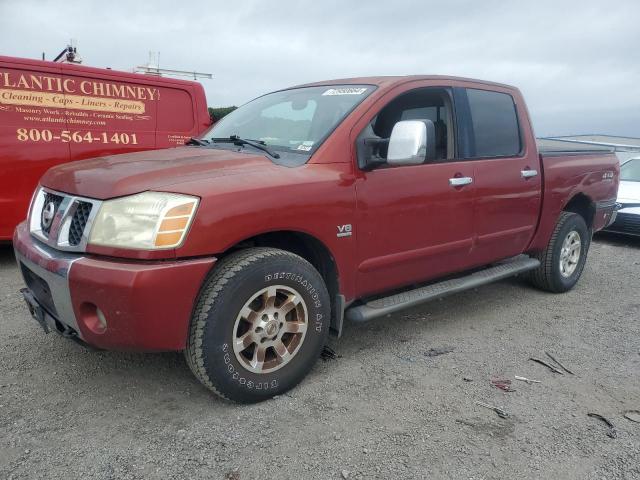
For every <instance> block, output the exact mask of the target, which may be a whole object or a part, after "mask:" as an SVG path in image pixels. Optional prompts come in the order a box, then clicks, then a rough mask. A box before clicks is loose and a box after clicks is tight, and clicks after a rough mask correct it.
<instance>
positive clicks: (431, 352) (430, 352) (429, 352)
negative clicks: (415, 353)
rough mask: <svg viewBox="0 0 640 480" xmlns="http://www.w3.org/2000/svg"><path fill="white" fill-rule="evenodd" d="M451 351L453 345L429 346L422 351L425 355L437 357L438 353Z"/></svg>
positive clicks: (442, 353)
mask: <svg viewBox="0 0 640 480" xmlns="http://www.w3.org/2000/svg"><path fill="white" fill-rule="evenodd" d="M451 352H453V347H439V348H430V349H429V350H427V351H426V352H424V355H425V357H437V356H438V355H444V354H445V353H451Z"/></svg>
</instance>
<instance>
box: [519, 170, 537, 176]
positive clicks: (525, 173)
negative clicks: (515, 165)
mask: <svg viewBox="0 0 640 480" xmlns="http://www.w3.org/2000/svg"><path fill="white" fill-rule="evenodd" d="M520 175H522V178H531V177H537V176H538V171H537V170H529V169H527V170H522V171H521V172H520Z"/></svg>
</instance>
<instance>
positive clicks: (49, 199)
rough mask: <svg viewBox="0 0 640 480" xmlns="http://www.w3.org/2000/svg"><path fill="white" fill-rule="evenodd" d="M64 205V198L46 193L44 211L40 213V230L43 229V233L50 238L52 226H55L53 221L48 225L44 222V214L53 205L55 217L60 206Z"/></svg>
mask: <svg viewBox="0 0 640 480" xmlns="http://www.w3.org/2000/svg"><path fill="white" fill-rule="evenodd" d="M61 203H62V197H61V196H60V195H56V194H54V193H50V192H46V193H45V195H44V203H43V204H42V211H40V228H41V229H42V232H43V233H44V234H45V235H47V236H49V231H50V230H51V226H52V225H53V221H51V222H49V223H48V224H46V223H45V221H44V215H43V212H44V210H45V209H46V208H48V207H49V204H53V207H54V208H53V214H52V215H53V216H55V214H56V212H57V211H58V208H59V207H60V204H61Z"/></svg>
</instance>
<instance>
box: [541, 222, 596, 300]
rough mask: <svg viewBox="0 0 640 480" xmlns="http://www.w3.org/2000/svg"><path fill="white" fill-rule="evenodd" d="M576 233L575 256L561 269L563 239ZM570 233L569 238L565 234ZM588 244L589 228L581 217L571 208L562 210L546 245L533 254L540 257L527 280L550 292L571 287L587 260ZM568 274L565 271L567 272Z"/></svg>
mask: <svg viewBox="0 0 640 480" xmlns="http://www.w3.org/2000/svg"><path fill="white" fill-rule="evenodd" d="M575 234H577V235H578V236H579V243H580V248H579V258H578V259H577V262H576V263H574V264H572V265H571V269H567V270H565V273H564V274H563V272H562V266H561V256H562V255H563V248H564V247H566V245H567V244H566V243H565V242H569V241H570V240H571V238H573V239H574V244H575V238H576V237H575ZM570 235H572V237H571V238H570V237H569V236H570ZM590 244H591V231H590V230H589V229H588V228H587V225H586V223H585V221H584V219H583V218H582V217H581V216H580V215H578V214H576V213H571V212H562V213H561V214H560V217H559V218H558V222H557V223H556V226H555V228H554V230H553V234H552V235H551V238H550V240H549V243H548V245H547V247H546V248H545V249H544V250H543V251H542V252H539V253H537V254H533V255H532V257H533V258H537V259H538V260H540V266H539V267H538V268H536V269H535V270H532V271H531V272H530V274H529V280H530V282H531V283H532V284H533V285H534V286H535V287H537V288H539V289H541V290H545V291H547V292H552V293H563V292H567V291H569V290H571V289H572V288H573V287H574V285H575V284H576V283H577V282H578V280H579V279H580V275H581V274H582V271H583V269H584V265H585V262H586V260H587V253H588V251H589V246H590ZM568 272H570V274H568V275H567V273H568Z"/></svg>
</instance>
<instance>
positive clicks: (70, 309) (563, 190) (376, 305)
mask: <svg viewBox="0 0 640 480" xmlns="http://www.w3.org/2000/svg"><path fill="white" fill-rule="evenodd" d="M618 177H619V166H618V162H617V160H616V158H615V156H614V155H612V154H608V153H606V152H605V153H603V152H602V151H600V152H585V151H580V152H552V151H549V152H545V153H542V154H541V153H539V152H538V150H537V148H536V141H535V137H534V134H533V130H532V128H531V125H530V120H529V115H528V113H527V109H526V107H525V103H524V101H523V99H522V96H521V94H520V92H519V91H518V90H517V89H515V88H513V87H509V86H506V85H499V84H495V83H489V82H482V81H477V80H468V79H462V78H451V77H437V76H411V77H380V78H357V79H348V80H337V81H328V82H319V83H314V84H309V85H303V86H299V87H295V88H290V89H286V90H281V91H277V92H274V93H270V94H267V95H264V96H262V97H259V98H257V99H255V100H253V101H251V102H249V103H247V104H246V105H244V106H242V107H240V108H238V109H237V110H236V111H234V112H233V113H231V114H229V115H228V116H227V117H225V118H224V119H222V120H221V121H220V122H218V123H217V124H216V125H215V126H213V127H212V128H211V129H210V130H209V131H207V132H206V133H205V134H204V135H203V136H201V137H200V138H199V139H194V140H193V141H192V142H191V145H189V146H183V147H179V148H175V149H168V150H161V151H153V152H141V153H135V154H125V155H119V156H114V157H102V158H96V159H93V160H89V161H84V162H81V163H72V164H67V165H62V166H59V167H55V168H53V169H51V170H49V171H48V172H47V173H46V174H45V176H44V177H43V178H42V180H41V187H40V188H39V189H38V190H37V192H36V193H35V195H34V198H33V201H32V205H31V208H30V215H29V218H28V220H27V221H26V222H24V223H22V224H20V225H19V227H18V228H17V229H16V232H15V235H14V248H15V253H16V257H17V260H18V263H19V265H20V268H21V271H22V273H23V276H24V280H25V282H26V284H27V287H28V288H26V289H24V290H23V294H24V297H25V300H26V301H27V304H28V306H29V309H30V310H31V312H32V314H33V316H34V317H35V318H36V319H37V320H38V321H39V322H40V324H41V325H42V326H43V327H44V328H45V331H48V330H55V331H57V332H59V333H61V334H62V335H64V336H66V337H69V338H71V339H74V340H77V341H80V342H83V343H85V344H89V345H91V346H94V347H97V348H101V349H124V350H142V351H157V350H184V351H185V354H186V359H187V362H188V364H189V366H190V367H191V369H192V371H193V372H194V374H195V375H196V376H197V377H198V378H199V379H200V380H201V381H202V383H203V384H204V385H205V386H206V387H208V388H209V389H210V390H212V391H213V392H216V393H217V394H219V395H221V396H223V397H225V398H227V399H232V400H235V401H239V402H255V401H259V400H263V399H265V398H268V397H271V396H273V395H276V394H280V393H282V392H284V391H286V390H288V389H290V388H292V387H293V386H294V385H295V384H296V383H298V382H299V381H300V380H301V379H302V378H303V377H304V376H305V375H306V374H307V372H308V371H309V370H310V369H311V367H312V365H313V364H314V362H315V361H316V359H317V358H318V356H319V354H320V353H321V350H322V348H323V346H324V345H325V342H326V341H327V336H328V335H329V333H330V330H331V331H332V332H333V333H334V334H335V335H337V336H339V335H340V332H341V329H342V323H343V319H344V318H347V319H350V320H352V321H363V320H369V319H372V318H375V317H381V316H384V315H387V314H389V313H391V312H395V311H397V310H399V309H401V308H405V307H408V306H412V305H416V304H418V303H420V302H424V301H427V300H430V299H433V298H438V297H442V296H444V295H447V294H450V293H454V292H459V291H462V290H464V289H468V288H473V287H477V286H478V285H482V284H485V283H487V282H490V281H495V280H498V279H502V278H505V277H508V276H511V275H516V274H525V275H527V276H528V277H529V278H530V279H531V282H532V283H533V284H534V285H535V286H537V287H539V288H542V289H544V290H547V291H549V292H564V291H567V290H569V289H571V288H572V287H573V286H574V285H575V283H576V282H577V281H578V278H579V277H580V274H581V273H582V270H583V268H584V265H585V260H586V256H587V251H588V249H589V245H590V241H591V236H592V234H593V232H595V231H597V230H600V229H602V228H603V227H605V226H606V225H608V224H610V223H611V222H612V220H613V217H614V216H615V205H616V203H615V202H616V192H617V189H618Z"/></svg>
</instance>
